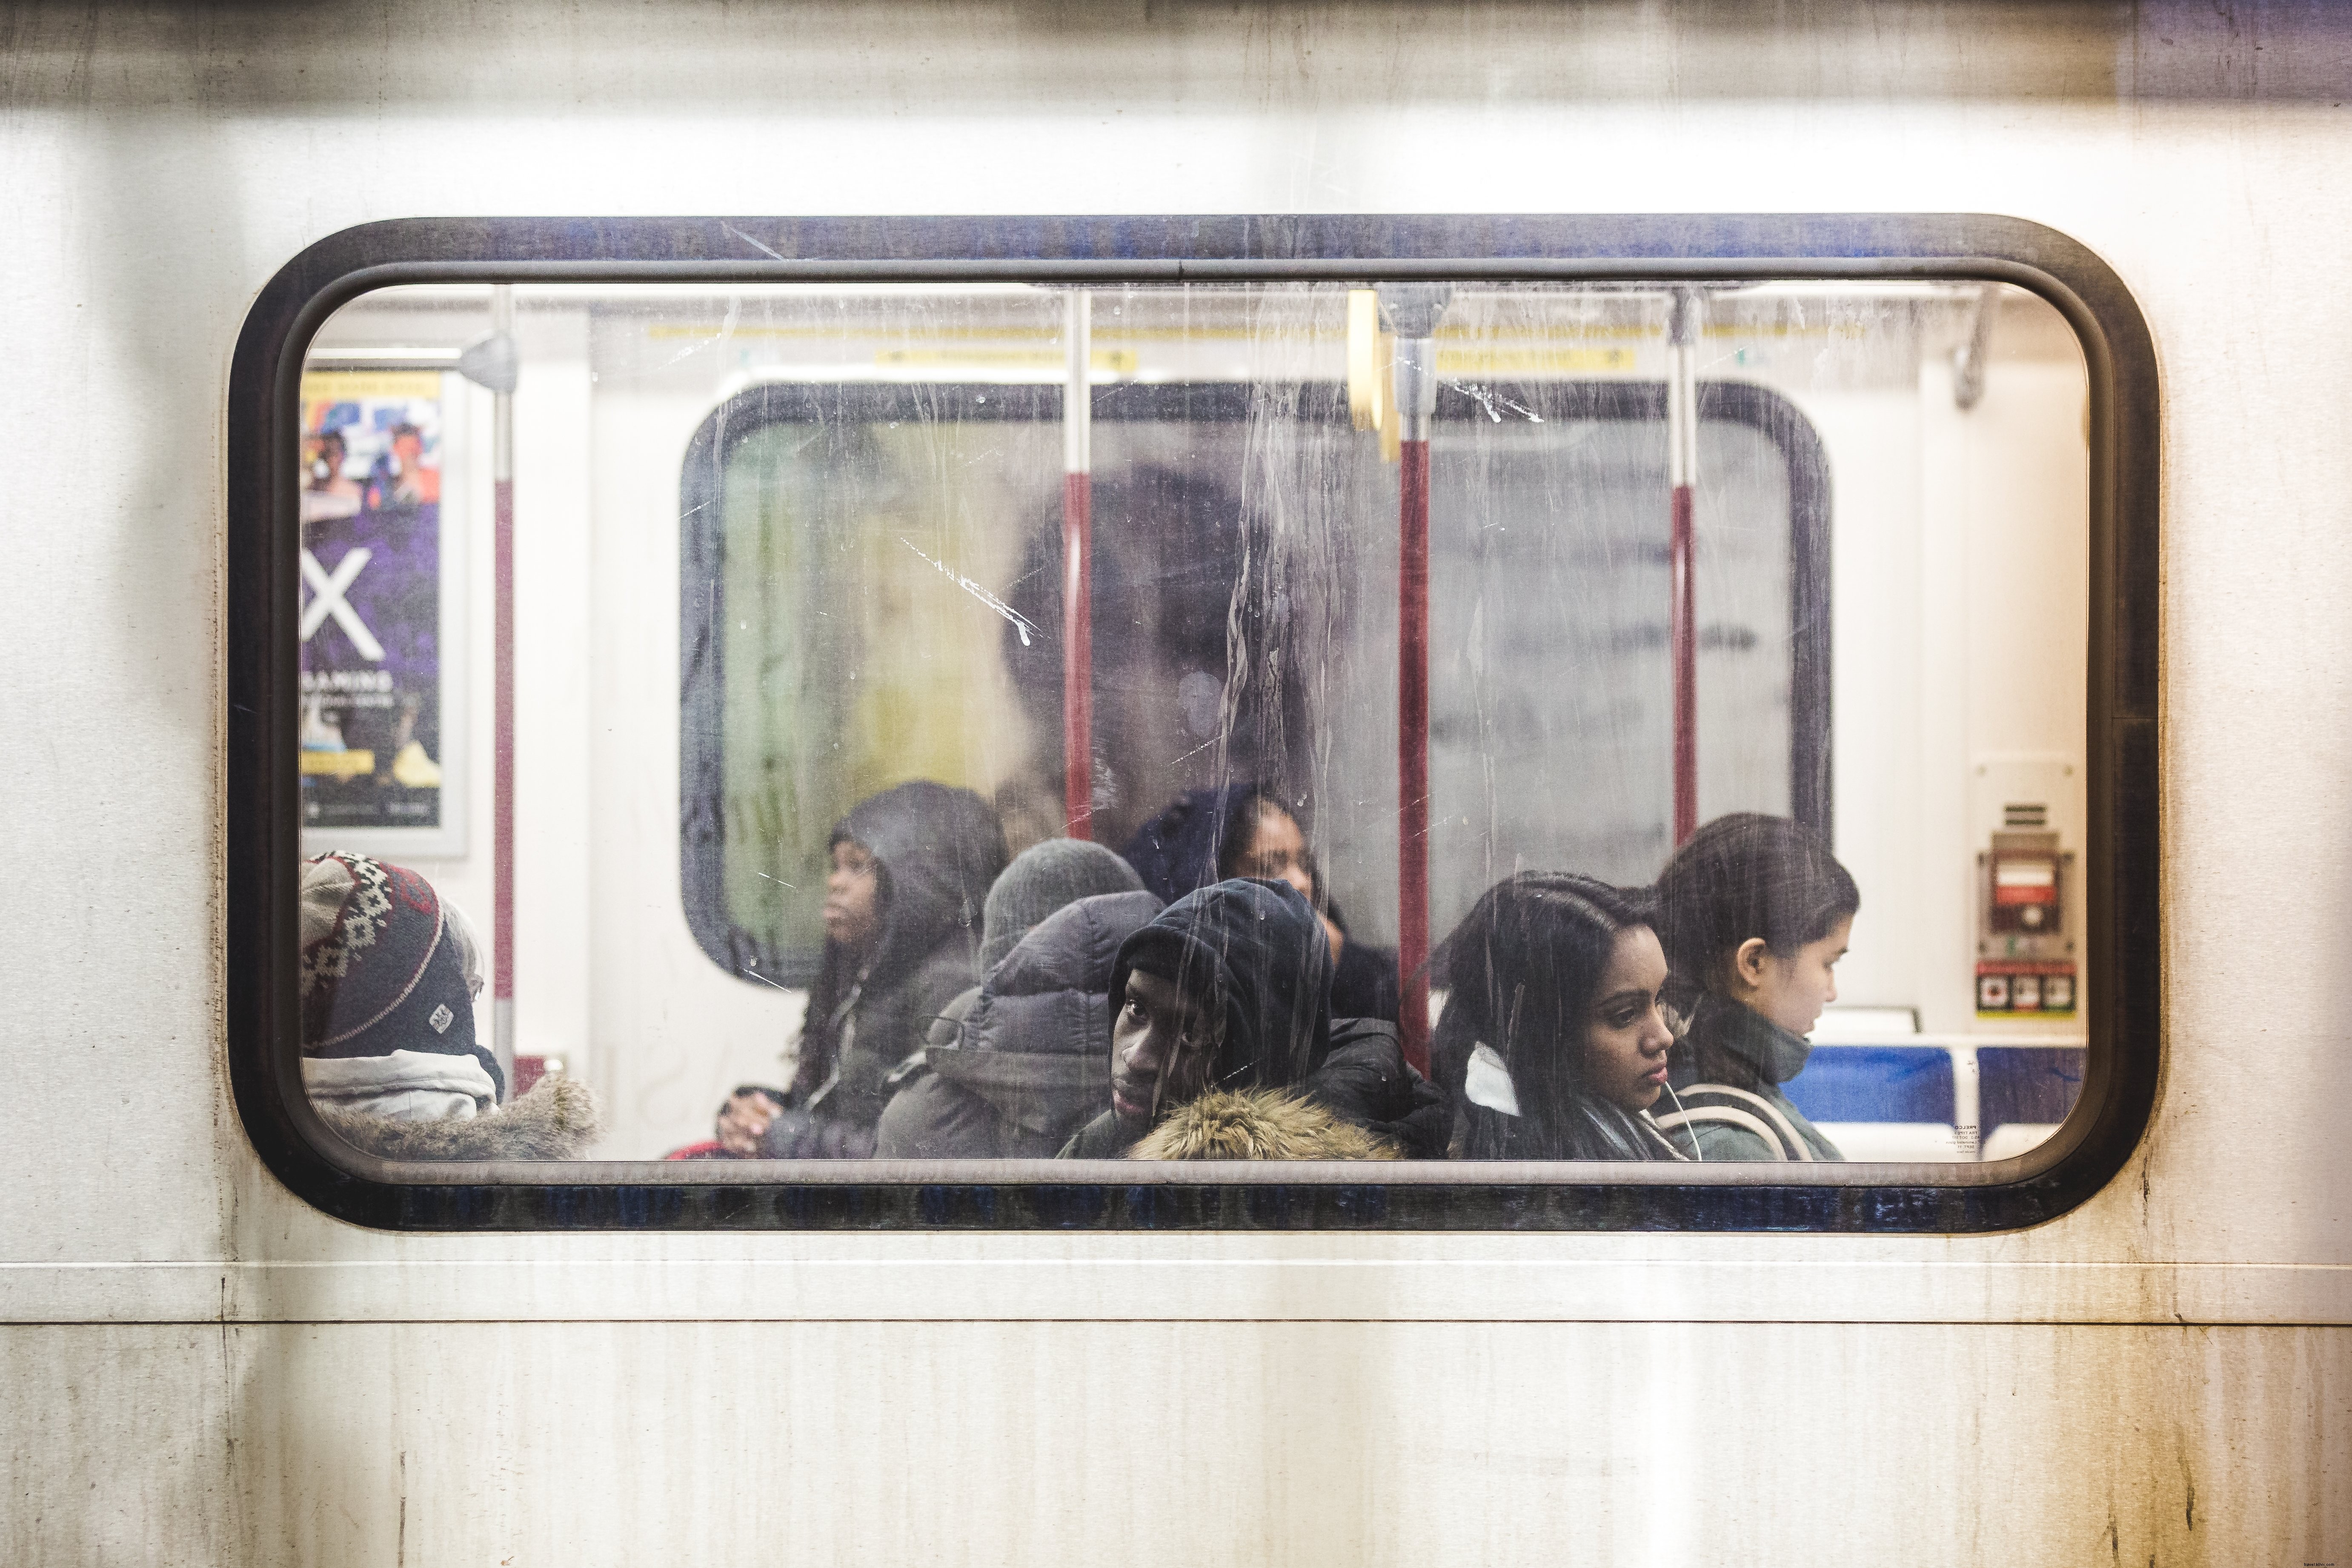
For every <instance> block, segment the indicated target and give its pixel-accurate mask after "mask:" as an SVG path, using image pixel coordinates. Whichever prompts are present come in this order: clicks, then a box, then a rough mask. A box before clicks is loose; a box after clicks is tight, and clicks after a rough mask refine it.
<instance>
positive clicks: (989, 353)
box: [874, 349, 1137, 375]
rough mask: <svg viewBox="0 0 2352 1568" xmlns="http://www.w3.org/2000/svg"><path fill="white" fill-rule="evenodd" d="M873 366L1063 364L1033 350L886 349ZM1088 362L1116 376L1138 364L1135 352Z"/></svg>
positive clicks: (1091, 357)
mask: <svg viewBox="0 0 2352 1568" xmlns="http://www.w3.org/2000/svg"><path fill="white" fill-rule="evenodd" d="M874 363H876V364H877V365H878V366H881V367H882V368H883V369H886V370H916V369H920V370H939V369H943V368H945V369H955V368H965V369H971V370H1059V369H1061V368H1062V365H1063V363H1064V361H1063V357H1062V356H1061V355H1060V354H1058V353H1039V352H1037V351H1036V350H1034V349H884V350H883V351H882V352H881V353H877V354H876V355H875V356H874ZM1087 363H1088V364H1089V365H1091V366H1092V367H1093V368H1094V369H1096V370H1099V371H1108V373H1109V374H1113V375H1133V374H1135V367H1136V363H1137V361H1136V354H1135V351H1134V350H1133V349H1096V350H1094V351H1093V352H1092V353H1089V354H1088V355H1087Z"/></svg>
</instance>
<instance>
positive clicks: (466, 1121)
mask: <svg viewBox="0 0 2352 1568" xmlns="http://www.w3.org/2000/svg"><path fill="white" fill-rule="evenodd" d="M313 1109H315V1110H317V1111H318V1113H319V1119H320V1121H324V1122H325V1123H326V1124H327V1125H328V1126H329V1127H330V1128H331V1129H333V1131H334V1133H335V1135H336V1136H337V1137H339V1138H341V1139H342V1140H343V1142H346V1143H349V1144H350V1145H352V1147H353V1148H355V1149H360V1150H363V1151H365V1152H368V1153H370V1154H373V1155H376V1156H378V1157H379V1158H382V1159H385V1160H434V1161H443V1162H447V1161H463V1162H474V1161H482V1160H576V1159H578V1158H580V1157H581V1155H582V1153H583V1152H585V1151H586V1150H587V1148H588V1146H589V1145H590V1144H592V1143H593V1142H596V1135H597V1134H598V1133H599V1132H601V1131H604V1121H603V1118H602V1117H601V1116H600V1115H599V1114H598V1113H597V1110H596V1097H595V1095H594V1094H593V1093H592V1092H591V1091H590V1090H589V1088H588V1086H587V1085H586V1084H584V1083H581V1082H578V1081H576V1080H574V1079H568V1078H551V1079H541V1080H540V1082H539V1083H538V1085H537V1086H536V1087H535V1088H533V1089H531V1091H530V1093H529V1094H526V1095H524V1096H523V1097H522V1098H521V1099H520V1100H514V1101H512V1102H511V1103H509V1104H507V1105H505V1106H502V1107H500V1108H499V1112H498V1114H497V1115H495V1116H467V1117H449V1118H446V1119H444V1120H442V1121H394V1120H393V1119H392V1118H390V1117H388V1116H369V1115H367V1114H365V1113H364V1112H362V1111H356V1110H339V1109H337V1108H336V1107H334V1106H332V1105H326V1104H319V1105H315V1106H314V1107H313Z"/></svg>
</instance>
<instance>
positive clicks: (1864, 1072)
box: [1780, 1045, 1952, 1123]
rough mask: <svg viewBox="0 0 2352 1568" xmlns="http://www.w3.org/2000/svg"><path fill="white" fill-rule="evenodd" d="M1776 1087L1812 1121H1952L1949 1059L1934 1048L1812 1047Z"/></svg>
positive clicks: (1948, 1055) (1940, 1049)
mask: <svg viewBox="0 0 2352 1568" xmlns="http://www.w3.org/2000/svg"><path fill="white" fill-rule="evenodd" d="M1780 1089H1781V1091H1782V1092H1783V1093H1785V1094H1787V1095H1788V1097H1789V1098H1790V1100H1792V1101H1793V1102H1795V1104H1796V1107H1797V1109H1798V1110H1801V1111H1803V1112H1804V1113H1805V1115H1806V1116H1807V1117H1809V1118H1811V1120H1812V1121H1914V1122H1918V1121H1939V1122H1945V1123H1949V1122H1950V1121H1951V1120H1952V1058H1951V1056H1950V1054H1949V1053H1948V1052H1947V1051H1946V1050H1945V1049H1944V1048H1943V1047H1940V1046H1839V1045H1822V1046H1815V1047H1813V1054H1812V1057H1811V1059H1810V1060H1809V1061H1807V1062H1806V1064H1805V1070H1804V1071H1802V1072H1801V1073H1799V1074H1798V1075H1797V1076H1796V1077H1795V1078H1792V1079H1790V1080H1789V1081H1788V1082H1787V1083H1784V1084H1782V1085H1781V1086H1780Z"/></svg>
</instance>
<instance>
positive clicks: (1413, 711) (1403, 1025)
mask: <svg viewBox="0 0 2352 1568" xmlns="http://www.w3.org/2000/svg"><path fill="white" fill-rule="evenodd" d="M1412 347H1414V348H1417V349H1425V348H1426V347H1427V344H1426V342H1422V343H1417V344H1413V345H1412ZM1425 428H1426V426H1424V429H1425ZM1398 452H1399V472H1398V482H1397V489H1398V493H1399V497H1400V500H1399V503H1398V515H1397V970H1398V973H1399V974H1400V975H1401V977H1402V980H1403V982H1404V986H1403V1001H1402V1007H1401V1009H1400V1012H1399V1016H1398V1019H1397V1024H1398V1032H1399V1034H1400V1035H1401V1037H1402V1041H1403V1045H1404V1055H1405V1059H1406V1060H1407V1061H1409V1062H1411V1063H1412V1065H1413V1068H1414V1069H1415V1070H1416V1071H1419V1072H1423V1073H1426V1072H1427V1071H1428V1070H1429V439H1428V437H1427V436H1426V435H1423V437H1421V438H1420V439H1418V440H1412V439H1408V440H1406V441H1404V442H1402V444H1401V445H1400V447H1399V448H1398Z"/></svg>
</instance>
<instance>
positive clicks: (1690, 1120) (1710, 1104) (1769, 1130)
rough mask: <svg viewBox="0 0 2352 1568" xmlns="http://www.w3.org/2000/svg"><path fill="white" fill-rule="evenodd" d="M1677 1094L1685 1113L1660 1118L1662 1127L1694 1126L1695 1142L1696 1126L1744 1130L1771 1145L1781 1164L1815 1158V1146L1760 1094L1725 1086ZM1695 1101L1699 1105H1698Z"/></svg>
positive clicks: (1701, 1086) (1698, 1085) (1703, 1085)
mask: <svg viewBox="0 0 2352 1568" xmlns="http://www.w3.org/2000/svg"><path fill="white" fill-rule="evenodd" d="M1675 1094H1676V1097H1677V1098H1678V1099H1679V1100H1681V1102H1682V1107H1683V1109H1681V1110H1676V1111H1673V1112H1671V1113H1669V1114H1667V1115H1664V1116H1661V1117H1657V1118H1656V1119H1655V1120H1656V1121H1657V1123H1658V1125H1659V1126H1661V1127H1683V1126H1691V1127H1692V1136H1693V1137H1694V1138H1696V1136H1697V1131H1696V1126H1695V1125H1694V1124H1695V1123H1699V1122H1712V1123H1715V1124H1717V1125H1718V1126H1728V1127H1739V1128H1744V1129H1746V1130H1747V1131H1750V1132H1753V1133H1755V1134H1756V1135H1757V1136H1758V1137H1759V1138H1761V1139H1763V1140H1764V1142H1766V1143H1767V1144H1769V1145H1770V1146H1771V1147H1772V1149H1773V1151H1774V1153H1775V1157H1776V1158H1778V1159H1780V1160H1782V1161H1804V1162H1807V1163H1810V1162H1811V1160H1812V1158H1813V1150H1812V1145H1811V1144H1809V1143H1807V1142H1805V1140H1804V1138H1803V1136H1802V1135H1801V1134H1800V1133H1799V1132H1798V1131H1797V1129H1796V1127H1795V1125H1794V1124H1793V1123H1791V1122H1790V1120H1789V1119H1788V1118H1787V1117H1785V1116H1783V1115H1781V1114H1780V1107H1778V1106H1776V1105H1774V1104H1773V1103H1772V1102H1771V1101H1770V1100H1767V1099H1765V1098H1764V1097H1763V1096H1762V1095H1760V1094H1751V1093H1749V1092H1748V1090H1746V1089H1734V1088H1732V1087H1731V1086H1730V1085H1729V1084H1725V1083H1695V1084H1693V1085H1691V1086H1690V1087H1689V1088H1688V1089H1677V1090H1676V1091H1675ZM1694 1100H1696V1101H1697V1102H1698V1103H1696V1105H1694V1104H1693V1103H1692V1102H1693V1101H1694Z"/></svg>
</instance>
